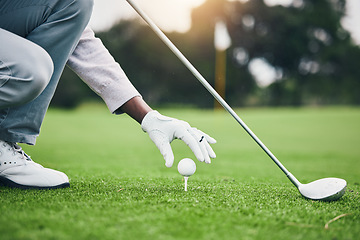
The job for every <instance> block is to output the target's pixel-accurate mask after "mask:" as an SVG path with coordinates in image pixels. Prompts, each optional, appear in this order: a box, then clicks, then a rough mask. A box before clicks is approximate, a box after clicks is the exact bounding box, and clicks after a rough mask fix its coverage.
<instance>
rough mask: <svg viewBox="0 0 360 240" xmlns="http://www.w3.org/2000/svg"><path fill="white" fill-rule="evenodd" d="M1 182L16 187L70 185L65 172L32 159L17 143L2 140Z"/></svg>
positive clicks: (38, 187) (49, 187) (40, 187)
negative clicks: (44, 165)
mask: <svg viewBox="0 0 360 240" xmlns="http://www.w3.org/2000/svg"><path fill="white" fill-rule="evenodd" d="M0 184H3V185H5V186H9V187H16V188H23V189H27V188H37V189H52V188H64V187H69V186H70V183H69V178H68V177H67V176H66V174H65V173H62V172H59V171H56V170H52V169H49V168H44V167H43V166H41V165H40V164H37V163H35V162H34V161H33V160H31V158H30V156H28V155H26V153H25V152H24V151H23V150H22V149H21V147H20V146H19V145H17V144H16V143H9V142H5V141H1V140H0Z"/></svg>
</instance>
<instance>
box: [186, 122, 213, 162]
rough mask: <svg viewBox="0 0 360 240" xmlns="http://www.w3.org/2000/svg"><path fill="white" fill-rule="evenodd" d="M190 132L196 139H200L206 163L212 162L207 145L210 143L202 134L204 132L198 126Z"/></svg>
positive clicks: (199, 142)
mask: <svg viewBox="0 0 360 240" xmlns="http://www.w3.org/2000/svg"><path fill="white" fill-rule="evenodd" d="M189 132H190V134H191V135H192V136H193V137H194V139H196V140H198V144H199V147H200V149H201V152H202V154H203V156H204V159H205V163H208V164H209V163H211V160H210V157H209V153H208V150H207V147H206V144H207V145H209V144H208V143H207V140H206V138H205V136H204V135H202V132H201V131H199V130H197V129H196V128H192V129H191V130H190V131H189Z"/></svg>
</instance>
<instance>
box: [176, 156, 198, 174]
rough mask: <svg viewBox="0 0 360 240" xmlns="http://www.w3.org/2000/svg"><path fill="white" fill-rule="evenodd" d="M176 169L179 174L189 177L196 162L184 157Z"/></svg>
mask: <svg viewBox="0 0 360 240" xmlns="http://www.w3.org/2000/svg"><path fill="white" fill-rule="evenodd" d="M178 171H179V173H180V174H181V175H183V176H185V177H190V176H191V175H193V174H194V173H195V171H196V164H195V162H194V161H193V160H192V159H190V158H184V159H182V160H181V161H180V162H179V164H178Z"/></svg>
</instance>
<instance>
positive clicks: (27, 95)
mask: <svg viewBox="0 0 360 240" xmlns="http://www.w3.org/2000/svg"><path fill="white" fill-rule="evenodd" d="M0 42H1V44H0V109H3V108H8V107H13V106H18V105H21V104H24V103H27V102H29V101H31V100H33V99H35V98H36V97H37V96H39V94H40V93H41V92H42V91H43V90H44V89H45V87H46V86H47V84H48V83H49V81H50V78H51V75H52V73H53V63H52V60H51V58H50V56H49V54H48V53H47V52H46V51H45V50H44V49H42V48H41V47H40V46H38V45H36V44H35V43H33V42H30V41H29V40H27V39H25V38H22V37H19V36H18V35H16V34H13V33H11V32H8V31H6V30H4V29H0Z"/></svg>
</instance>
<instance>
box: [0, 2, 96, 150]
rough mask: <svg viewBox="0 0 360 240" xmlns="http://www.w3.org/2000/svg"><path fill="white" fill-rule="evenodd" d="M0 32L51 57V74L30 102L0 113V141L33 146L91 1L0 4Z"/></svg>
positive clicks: (81, 30) (88, 13)
mask: <svg viewBox="0 0 360 240" xmlns="http://www.w3.org/2000/svg"><path fill="white" fill-rule="evenodd" d="M0 3H1V4H0V28H3V29H5V30H7V31H9V32H12V33H14V34H16V35H18V36H20V37H23V38H26V39H27V40H29V41H31V42H33V43H35V44H37V45H39V46H40V47H41V48H42V49H44V50H45V51H46V52H47V53H48V54H49V55H50V57H51V59H52V62H53V65H54V71H53V74H52V76H51V79H50V82H49V84H48V85H47V86H46V88H45V90H44V91H42V92H41V94H40V95H39V96H38V97H36V98H35V99H34V100H32V101H30V102H28V103H26V104H24V105H20V106H16V107H9V108H3V109H1V110H0V139H2V140H5V141H9V142H22V143H28V144H35V141H36V137H37V136H38V135H39V133H40V127H41V123H42V121H43V119H44V116H45V113H46V111H47V108H48V106H49V103H50V101H51V98H52V96H53V95H54V92H55V89H56V86H57V83H58V80H59V78H60V76H61V73H62V71H63V69H64V66H65V64H66V62H67V60H68V57H69V55H70V54H71V52H72V51H73V50H74V48H75V47H76V45H77V42H78V40H79V38H80V36H81V33H82V32H83V30H84V28H85V27H86V25H87V23H88V21H89V19H90V16H91V10H92V5H93V2H92V1H91V0H0Z"/></svg>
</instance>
